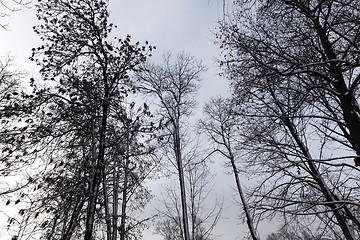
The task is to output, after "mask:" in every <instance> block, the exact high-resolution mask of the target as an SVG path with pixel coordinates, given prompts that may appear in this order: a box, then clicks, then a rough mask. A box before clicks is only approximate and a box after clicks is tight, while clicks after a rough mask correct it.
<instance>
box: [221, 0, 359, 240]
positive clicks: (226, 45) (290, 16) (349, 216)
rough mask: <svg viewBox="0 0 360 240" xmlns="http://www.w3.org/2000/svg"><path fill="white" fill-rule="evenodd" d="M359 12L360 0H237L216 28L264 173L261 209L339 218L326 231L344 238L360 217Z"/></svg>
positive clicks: (250, 148) (250, 149)
mask: <svg viewBox="0 0 360 240" xmlns="http://www.w3.org/2000/svg"><path fill="white" fill-rule="evenodd" d="M359 20H360V17H359V6H358V5H357V4H354V2H353V1H346V0H344V1H297V0H294V1H287V0H279V1H256V0H254V1H242V0H239V1H235V5H234V14H233V15H232V16H228V17H227V18H226V19H225V21H223V22H221V23H220V25H221V26H220V31H219V34H218V37H219V39H220V41H219V43H220V44H221V47H222V48H223V49H224V53H225V54H226V55H224V56H225V58H224V60H223V61H222V62H221V64H222V66H223V67H224V70H225V71H224V73H225V75H226V76H227V77H228V78H229V79H231V80H232V81H233V85H232V88H233V91H234V101H235V102H236V104H237V109H236V110H235V111H236V112H237V114H238V115H239V116H242V117H243V119H246V120H244V121H240V123H241V124H242V127H241V130H243V131H244V132H243V133H244V135H245V136H246V141H244V142H243V144H244V149H247V153H248V155H246V156H247V157H249V156H250V157H249V159H251V163H252V166H255V165H256V166H258V168H257V170H258V171H260V172H261V173H262V174H263V175H264V176H267V177H265V178H263V179H262V180H263V181H262V183H261V184H260V185H259V187H258V188H256V190H257V192H256V191H254V195H256V196H257V197H259V199H260V200H259V201H255V203H256V204H257V205H258V206H262V207H261V209H258V210H259V211H260V212H262V213H265V212H267V213H268V212H269V211H270V212H271V211H277V210H279V211H282V212H283V213H284V212H285V213H289V214H291V215H292V216H293V217H294V219H298V218H301V217H302V216H303V214H300V212H307V214H306V215H308V216H310V215H314V216H316V217H317V219H318V221H323V223H324V226H329V224H333V223H334V220H333V218H335V219H336V222H335V223H336V225H337V227H338V228H339V229H340V231H337V230H334V231H333V229H336V228H329V227H326V229H327V231H328V232H331V231H333V234H334V235H335V236H336V234H339V232H340V233H341V234H342V235H341V234H340V235H338V236H340V238H346V239H355V238H356V232H357V231H354V230H353V228H358V227H359V221H358V216H357V214H356V211H357V210H356V209H357V208H358V206H357V204H356V203H355V201H354V200H355V199H356V197H355V196H357V193H356V192H357V191H356V185H357V183H356V181H355V178H354V176H355V175H356V173H357V172H358V171H357V170H356V168H354V167H353V166H351V165H350V164H349V163H348V159H350V158H351V155H353V157H352V158H354V157H355V165H357V155H358V154H359V149H358V146H357V145H358V142H359V141H358V140H356V139H357V138H358V136H359V133H358V130H359V129H360V128H359V123H360V121H359V119H360V118H359V108H358V102H357V96H358V94H359V93H358V85H359V81H358V80H359V74H358V67H359V63H358V60H357V56H358V54H359V47H358V44H357V41H358V40H357V39H358V38H359ZM334 149H342V150H343V151H344V152H345V154H341V153H340V152H337V153H335V152H334ZM326 150H327V151H326ZM350 151H353V153H355V154H348V153H349V152H350ZM314 152H316V155H317V157H314ZM334 154H336V155H335V156H334ZM349 155H350V156H349ZM354 155H355V156H354ZM265 173H268V175H266V174H265ZM270 179H272V180H270ZM265 186H268V187H269V189H268V190H266V191H263V192H262V189H266V187H265ZM354 191H355V192H354ZM319 192H320V193H321V194H320V195H319V194H318V193H319ZM315 196H317V197H315ZM298 222H300V221H298Z"/></svg>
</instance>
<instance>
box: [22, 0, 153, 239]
mask: <svg viewBox="0 0 360 240" xmlns="http://www.w3.org/2000/svg"><path fill="white" fill-rule="evenodd" d="M37 9H38V12H37V17H38V19H39V20H41V21H42V24H41V25H39V26H37V27H35V28H34V29H35V32H36V33H37V34H38V35H39V36H40V38H41V40H42V41H43V43H44V44H43V45H42V46H40V47H38V48H34V49H33V55H32V57H31V59H32V60H34V61H36V62H37V63H38V64H39V65H40V67H41V70H40V72H41V74H42V77H43V79H42V80H43V81H42V82H41V83H42V85H43V86H40V84H38V83H37V82H35V81H34V80H32V84H33V87H34V95H35V99H34V101H33V110H32V112H33V116H34V121H33V123H32V124H31V125H29V126H30V129H29V130H28V135H26V137H25V139H26V140H28V141H30V143H31V147H30V148H28V149H25V150H26V151H27V153H28V155H31V156H33V157H34V158H36V161H37V163H41V165H42V167H39V170H38V172H39V173H41V174H39V175H38V176H39V178H38V179H37V181H36V187H35V190H36V191H37V192H38V195H40V196H38V197H36V198H32V203H33V204H32V205H31V206H30V207H29V208H28V209H27V210H26V211H25V213H27V214H30V213H32V215H31V217H32V218H31V221H33V222H34V223H35V222H38V223H39V224H38V228H40V229H43V232H44V234H43V235H44V236H45V237H46V238H52V239H71V238H74V237H75V238H84V239H96V238H98V237H101V235H102V233H103V232H104V231H102V230H101V231H94V228H96V229H98V228H99V226H100V225H102V224H103V223H104V222H105V226H110V227H107V228H106V231H107V232H106V234H105V235H106V236H107V239H116V236H117V234H116V231H115V229H114V228H113V227H112V225H111V224H110V225H108V224H107V223H108V222H109V221H110V222H111V219H109V217H110V216H109V214H112V217H113V219H118V218H119V214H118V213H117V212H116V211H115V210H114V209H116V208H117V206H115V207H114V208H113V210H112V212H111V211H110V210H109V209H108V207H109V204H110V203H113V204H115V205H116V204H117V202H116V200H115V202H114V201H112V202H110V201H108V200H109V197H110V196H109V193H110V192H112V191H113V189H110V188H109V187H110V186H112V187H114V188H115V187H117V185H116V182H118V181H119V180H118V179H112V180H113V181H114V182H115V185H109V184H108V181H110V180H111V179H110V178H109V177H107V176H106V174H115V176H116V175H117V171H121V172H122V170H121V169H127V168H128V167H129V166H127V167H124V166H125V165H126V162H129V161H130V160H131V158H130V156H131V155H139V154H140V153H139V152H137V153H129V149H133V148H135V147H134V144H136V141H137V140H138V139H140V138H143V139H142V142H144V139H146V137H141V136H138V135H139V134H140V132H141V131H143V130H140V129H144V128H147V127H144V124H145V125H146V124H147V123H146V122H143V123H141V122H142V121H145V120H144V118H143V117H141V115H142V116H148V115H149V114H148V108H147V107H145V108H143V110H142V111H141V114H140V113H139V117H138V118H136V117H137V116H135V119H132V117H130V115H131V114H130V113H129V112H128V111H127V110H126V109H129V107H128V105H129V104H128V103H126V101H125V98H126V97H127V96H128V94H129V93H130V92H133V91H134V87H133V84H132V80H131V79H130V77H129V72H131V71H137V70H139V65H140V63H143V62H144V61H145V59H146V56H147V53H148V51H150V50H151V49H152V48H151V47H149V48H147V47H146V46H141V45H140V44H139V43H134V44H132V43H131V40H130V36H126V37H125V38H123V39H118V38H115V39H110V37H109V34H110V32H111V31H112V29H113V28H114V27H115V26H114V25H113V24H112V23H109V22H108V17H109V12H108V2H107V1H102V0H97V1H90V0H77V1H67V0H60V1H57V0H48V1H38V4H37ZM130 105H131V104H130ZM126 129H127V131H125V130H126ZM148 129H151V127H149V128H148ZM144 131H145V130H144ZM149 131H150V130H149ZM124 136H125V137H124ZM118 140H120V142H118ZM126 144H128V145H126ZM117 145H120V146H117ZM125 145H126V146H127V147H126V148H124V146H125ZM28 146H29V145H28ZM126 149H128V150H126ZM138 149H139V151H140V148H138ZM144 151H145V150H144ZM143 154H145V153H143ZM109 159H111V160H109ZM119 161H120V163H119ZM115 162H118V163H117V164H118V166H121V168H118V167H116V169H117V170H115V171H112V169H111V167H113V166H115ZM108 164H109V165H108ZM127 165H129V164H127ZM139 165H141V164H139ZM132 168H133V169H132V170H131V171H129V170H126V172H127V174H126V175H127V176H126V177H125V179H126V180H124V181H125V182H129V181H130V179H131V174H132V173H133V172H134V171H135V169H136V171H139V170H138V169H137V168H135V167H134V166H132ZM133 170H134V171H133ZM120 175H121V177H122V176H123V175H122V173H121V174H120ZM141 178H143V177H142V176H141V177H140V178H137V179H135V178H133V180H131V181H135V180H139V179H141ZM140 184H141V182H140ZM127 186H128V187H125V189H124V190H123V192H124V193H125V192H126V191H127V192H129V191H130V192H132V193H134V192H136V191H135V189H140V188H135V187H134V186H139V182H137V183H135V182H134V184H130V183H128V184H127ZM130 186H131V187H130ZM130 188H133V189H132V190H129V189H130ZM101 193H103V194H101ZM134 194H135V193H134ZM32 196H33V197H34V195H32ZM125 197H126V198H127V199H123V201H124V202H126V201H129V199H130V197H129V196H125ZM114 198H115V196H114ZM140 199H141V198H140ZM123 205H124V203H123ZM124 211H126V208H123V212H122V216H120V217H121V218H122V219H123V218H126V217H125V212H124ZM23 213H24V212H23ZM39 213H40V216H45V218H44V217H38V216H39ZM104 215H105V216H104ZM28 219H29V218H28ZM122 222H123V223H122V224H121V226H122V228H123V226H124V225H125V220H122ZM96 224H98V225H97V226H95V225H96ZM112 224H113V226H117V220H114V221H113V223H112ZM116 230H117V229H116ZM123 232H124V229H122V233H121V234H122V235H124V233H123ZM30 234H33V233H30ZM32 237H33V238H36V237H37V235H33V236H32Z"/></svg>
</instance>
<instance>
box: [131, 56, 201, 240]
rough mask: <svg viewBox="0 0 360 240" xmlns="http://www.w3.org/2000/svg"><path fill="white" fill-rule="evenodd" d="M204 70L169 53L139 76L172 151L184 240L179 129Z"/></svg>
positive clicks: (187, 235) (192, 60)
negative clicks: (155, 103)
mask: <svg viewBox="0 0 360 240" xmlns="http://www.w3.org/2000/svg"><path fill="white" fill-rule="evenodd" d="M204 70H205V67H204V66H203V65H202V63H201V62H199V61H197V60H196V59H195V58H194V57H191V56H189V55H186V54H180V55H178V56H177V57H176V59H175V61H174V62H171V58H170V54H167V55H165V56H164V62H163V64H162V65H155V64H148V65H147V66H146V71H145V72H143V73H142V74H138V76H137V77H138V79H139V82H140V86H139V88H140V89H141V91H143V92H144V93H147V94H151V95H154V96H156V97H157V99H158V100H159V107H160V112H159V114H160V115H161V116H162V119H163V121H164V122H165V123H167V124H166V134H167V135H168V136H169V144H170V145H171V146H172V148H173V153H174V157H175V159H170V160H173V161H174V163H175V166H176V169H177V173H178V177H179V185H180V193H181V194H180V195H181V209H182V224H183V225H182V226H183V233H182V234H183V235H184V239H185V240H189V239H190V232H189V229H190V228H189V227H190V226H189V222H188V212H187V209H188V208H187V204H186V199H187V197H186V189H185V188H186V187H185V176H184V163H183V161H184V159H183V156H182V154H183V145H184V139H182V134H183V133H182V129H183V128H184V124H185V122H184V119H185V118H187V117H188V116H189V115H190V114H191V111H192V109H193V108H194V106H195V100H194V95H195V94H196V92H197V89H198V82H199V80H200V78H199V75H200V73H201V72H202V71H204Z"/></svg>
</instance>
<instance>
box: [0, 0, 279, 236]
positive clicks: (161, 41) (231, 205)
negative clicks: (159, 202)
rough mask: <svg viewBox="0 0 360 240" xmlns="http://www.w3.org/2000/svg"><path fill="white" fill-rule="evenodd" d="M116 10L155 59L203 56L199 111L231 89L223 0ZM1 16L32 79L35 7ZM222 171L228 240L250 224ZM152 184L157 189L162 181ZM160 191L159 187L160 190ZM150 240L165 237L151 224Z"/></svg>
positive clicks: (219, 182)
mask: <svg viewBox="0 0 360 240" xmlns="http://www.w3.org/2000/svg"><path fill="white" fill-rule="evenodd" d="M34 2H35V0H34ZM110 11H111V17H110V20H111V21H113V22H114V23H115V24H116V25H117V26H118V28H117V32H116V33H118V34H119V35H120V36H119V37H121V36H125V35H126V34H130V35H131V36H132V39H133V40H134V41H140V42H144V41H145V40H148V41H149V43H150V44H151V45H155V46H156V47H157V50H155V51H154V52H153V55H154V60H159V59H161V55H162V54H163V53H164V52H166V51H171V52H172V53H173V54H177V53H181V52H182V51H184V52H186V53H190V54H191V55H193V56H195V57H196V58H197V59H202V60H203V62H204V63H205V64H206V65H207V67H208V69H209V70H208V71H207V73H205V74H204V75H203V76H202V77H203V79H204V80H203V82H202V87H201V89H200V92H199V97H198V102H199V103H200V107H199V108H198V110H199V111H198V112H199V113H200V111H201V103H203V102H205V101H208V100H209V99H210V98H211V97H215V96H216V95H219V94H222V95H224V94H225V95H226V94H227V88H228V86H227V81H226V80H225V79H221V78H220V77H218V76H217V74H218V73H219V70H218V68H217V67H216V63H215V62H214V59H216V58H218V57H219V50H218V49H217V46H215V45H214V44H213V40H214V39H215V37H214V35H213V34H212V33H211V31H215V27H216V26H217V23H216V22H217V20H218V19H220V18H222V14H223V12H222V11H223V0H210V1H208V0H112V1H111V0H110ZM0 20H1V21H6V22H8V23H9V25H10V28H11V31H4V30H0V56H3V55H4V54H6V53H10V54H11V55H13V56H15V58H16V61H15V63H16V64H17V66H18V67H19V68H21V69H25V70H26V71H27V72H29V78H30V77H32V76H37V67H36V66H35V65H34V63H32V62H30V61H29V60H28V58H29V57H30V55H31V49H32V48H33V47H37V46H39V45H40V42H39V40H38V37H37V36H36V35H35V34H34V33H33V31H32V26H33V25H35V24H36V17H35V15H34V9H23V10H22V11H19V12H15V13H12V15H11V16H10V17H8V18H5V19H0ZM216 168H217V169H220V168H221V167H219V166H217V167H216ZM218 171H219V173H218V176H217V177H216V179H215V180H216V185H215V189H216V191H217V194H218V195H221V194H224V195H225V196H224V211H223V218H222V220H221V221H220V223H219V225H218V227H217V228H216V230H215V234H217V235H221V237H219V239H224V240H230V239H231V240H234V239H242V237H244V236H245V235H246V232H247V229H246V227H245V225H244V224H239V220H238V219H237V218H236V216H237V213H239V212H240V211H241V208H239V207H238V206H237V205H235V201H234V200H233V196H234V195H235V194H236V192H235V191H234V190H233V189H232V187H233V186H234V184H233V178H232V176H227V175H225V174H224V170H223V169H221V170H218ZM151 186H153V188H157V184H156V183H152V184H151ZM156 192H158V189H154V193H156ZM235 196H236V195H235ZM154 205H156V203H154V202H153V203H152V204H150V205H149V207H148V209H147V211H148V212H149V213H151V211H152V210H151V208H152V206H154ZM0 207H1V206H0ZM271 231H275V229H271ZM0 237H1V229H0ZM263 238H264V236H263ZM144 239H149V240H157V239H159V240H160V239H162V238H161V237H159V236H156V235H153V231H152V230H151V229H150V230H148V231H146V233H145V236H144Z"/></svg>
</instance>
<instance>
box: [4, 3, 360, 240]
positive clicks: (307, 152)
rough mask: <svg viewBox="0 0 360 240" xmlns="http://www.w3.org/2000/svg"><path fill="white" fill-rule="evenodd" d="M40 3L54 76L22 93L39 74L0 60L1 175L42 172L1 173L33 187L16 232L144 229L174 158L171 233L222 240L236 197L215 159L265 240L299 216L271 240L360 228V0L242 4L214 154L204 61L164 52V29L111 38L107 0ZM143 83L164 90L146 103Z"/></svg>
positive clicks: (22, 190)
mask: <svg viewBox="0 0 360 240" xmlns="http://www.w3.org/2000/svg"><path fill="white" fill-rule="evenodd" d="M0 3H2V2H1V1H0ZM20 3H21V2H20ZM37 9H38V12H37V17H38V19H39V20H40V21H41V24H40V25H38V26H36V27H35V28H34V29H35V32H36V33H37V34H38V35H39V36H40V38H41V40H42V41H43V45H41V46H39V47H37V48H34V49H33V55H32V56H31V60H33V61H36V62H37V63H38V65H39V66H40V68H41V70H40V73H41V79H31V81H30V85H31V92H26V91H20V78H22V77H23V73H21V72H17V71H14V70H12V71H9V67H8V65H9V63H10V60H5V61H1V63H0V64H1V65H0V126H1V130H0V135H1V138H0V146H1V151H0V174H1V175H3V176H7V175H9V174H12V173H16V171H17V170H19V169H22V170H24V169H26V174H27V175H26V177H25V178H26V181H24V182H22V183H21V184H19V185H14V186H10V185H4V186H5V187H3V185H0V197H1V196H2V197H4V196H5V197H6V196H10V195H11V194H12V193H14V192H17V193H18V194H17V195H16V196H17V199H16V200H10V198H9V200H7V202H6V205H11V204H15V205H16V204H18V203H19V202H24V203H26V204H24V205H22V206H23V207H22V208H21V209H19V212H18V215H19V217H20V220H19V219H15V218H10V219H9V227H10V228H11V227H12V226H13V225H16V224H15V223H20V224H17V228H15V229H17V231H16V232H14V233H13V236H14V239H22V238H33V239H39V238H46V239H64V240H65V239H80V238H83V239H85V240H90V239H108V240H115V239H120V240H125V239H139V238H141V231H142V229H143V228H144V227H145V226H146V222H147V220H148V219H146V218H145V219H139V218H138V217H136V216H137V215H136V212H141V210H142V209H143V208H144V207H145V205H146V203H147V202H149V200H150V198H151V195H150V192H149V190H148V189H147V188H146V185H145V184H144V183H145V182H146V180H147V179H149V178H150V177H151V176H153V175H154V174H156V172H157V170H158V167H159V166H161V171H162V172H166V175H171V176H176V178H177V184H173V183H170V184H168V185H166V186H165V187H164V189H163V199H160V202H161V204H160V207H159V209H158V212H157V215H156V216H155V217H156V219H157V220H156V221H155V222H156V223H155V225H156V231H157V232H158V233H159V234H161V235H162V236H163V237H164V239H168V240H180V239H181V240H205V239H206V240H210V239H214V238H215V236H214V235H213V234H212V231H213V229H214V227H215V225H216V224H217V222H218V221H219V219H220V213H221V209H222V203H221V201H215V202H213V207H211V208H207V207H205V205H207V204H208V202H206V201H207V200H208V199H207V198H208V196H209V194H210V193H211V189H212V188H211V184H212V174H211V171H210V170H209V167H208V165H207V159H208V158H209V157H213V158H215V159H224V162H226V165H227V166H229V167H230V169H231V173H232V174H233V176H234V183H235V186H236V188H235V190H236V193H237V194H236V196H237V197H236V198H237V200H238V202H239V203H240V204H241V206H242V210H239V213H241V216H243V219H244V221H245V222H246V226H247V227H248V230H249V238H251V239H253V240H259V239H260V234H259V230H260V229H259V228H261V220H263V219H267V220H269V219H277V220H280V221H281V222H282V223H283V226H281V229H280V230H279V231H278V232H277V233H273V234H271V235H269V236H268V238H267V239H347V240H350V239H357V238H359V237H360V233H359V231H360V216H359V203H358V198H359V194H360V192H359V186H358V185H359V184H358V180H357V179H358V176H359V174H360V172H359V170H358V168H357V166H359V165H360V108H359V103H358V97H359V83H360V72H359V69H358V68H359V66H360V63H359V53H360V5H359V4H358V3H357V2H356V1H351V0H265V1H259V0H235V1H234V2H233V5H232V8H231V9H229V12H224V18H223V20H222V21H220V22H219V28H218V32H217V33H216V37H217V44H218V45H219V46H220V47H221V48H222V49H223V54H222V59H220V60H219V64H220V68H221V70H222V73H223V76H225V77H226V78H228V79H229V80H230V81H231V90H232V93H233V94H232V96H231V97H230V98H228V99H224V98H221V97H217V98H214V99H212V100H211V101H210V102H208V103H206V104H205V106H204V116H203V118H202V119H201V120H200V121H199V122H198V129H199V130H200V133H203V134H205V136H207V137H208V139H209V142H211V143H212V144H211V145H212V146H213V149H211V150H210V152H202V151H201V150H203V149H202V148H201V147H200V146H199V144H198V142H199V141H201V140H199V139H200V138H199V136H198V135H197V134H194V131H193V129H190V128H189V126H190V125H191V124H190V122H189V117H190V116H191V114H192V112H193V110H194V107H195V105H196V99H195V96H196V93H197V90H198V88H199V82H200V75H201V73H202V72H203V71H205V69H206V68H205V66H204V65H203V64H202V63H201V61H198V60H196V59H195V58H193V57H192V56H189V55H187V54H180V55H177V56H176V57H175V59H174V58H172V57H171V55H170V54H165V55H164V58H163V62H162V63H160V64H155V63H151V62H149V61H148V60H147V58H148V57H149V56H150V52H151V51H152V50H153V49H154V47H152V46H150V45H148V43H145V44H144V45H140V43H138V42H137V43H133V42H132V41H131V38H130V36H126V37H124V38H110V35H111V31H112V29H113V28H115V27H116V26H115V25H113V23H110V22H108V17H109V11H108V2H107V1H105V0H96V1H90V0H71V1H68V0H46V1H44V0H41V1H38V3H37ZM135 93H139V94H140V95H141V96H145V97H146V98H147V99H151V100H152V103H153V104H152V105H151V106H149V104H146V103H144V104H140V103H138V102H137V103H136V102H132V101H131V100H129V99H130V98H129V96H130V95H133V94H135ZM165 169H166V170H165ZM170 173H171V174H170ZM245 176H247V177H248V179H251V181H252V182H251V184H248V181H244V179H245ZM259 223H260V224H259Z"/></svg>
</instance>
